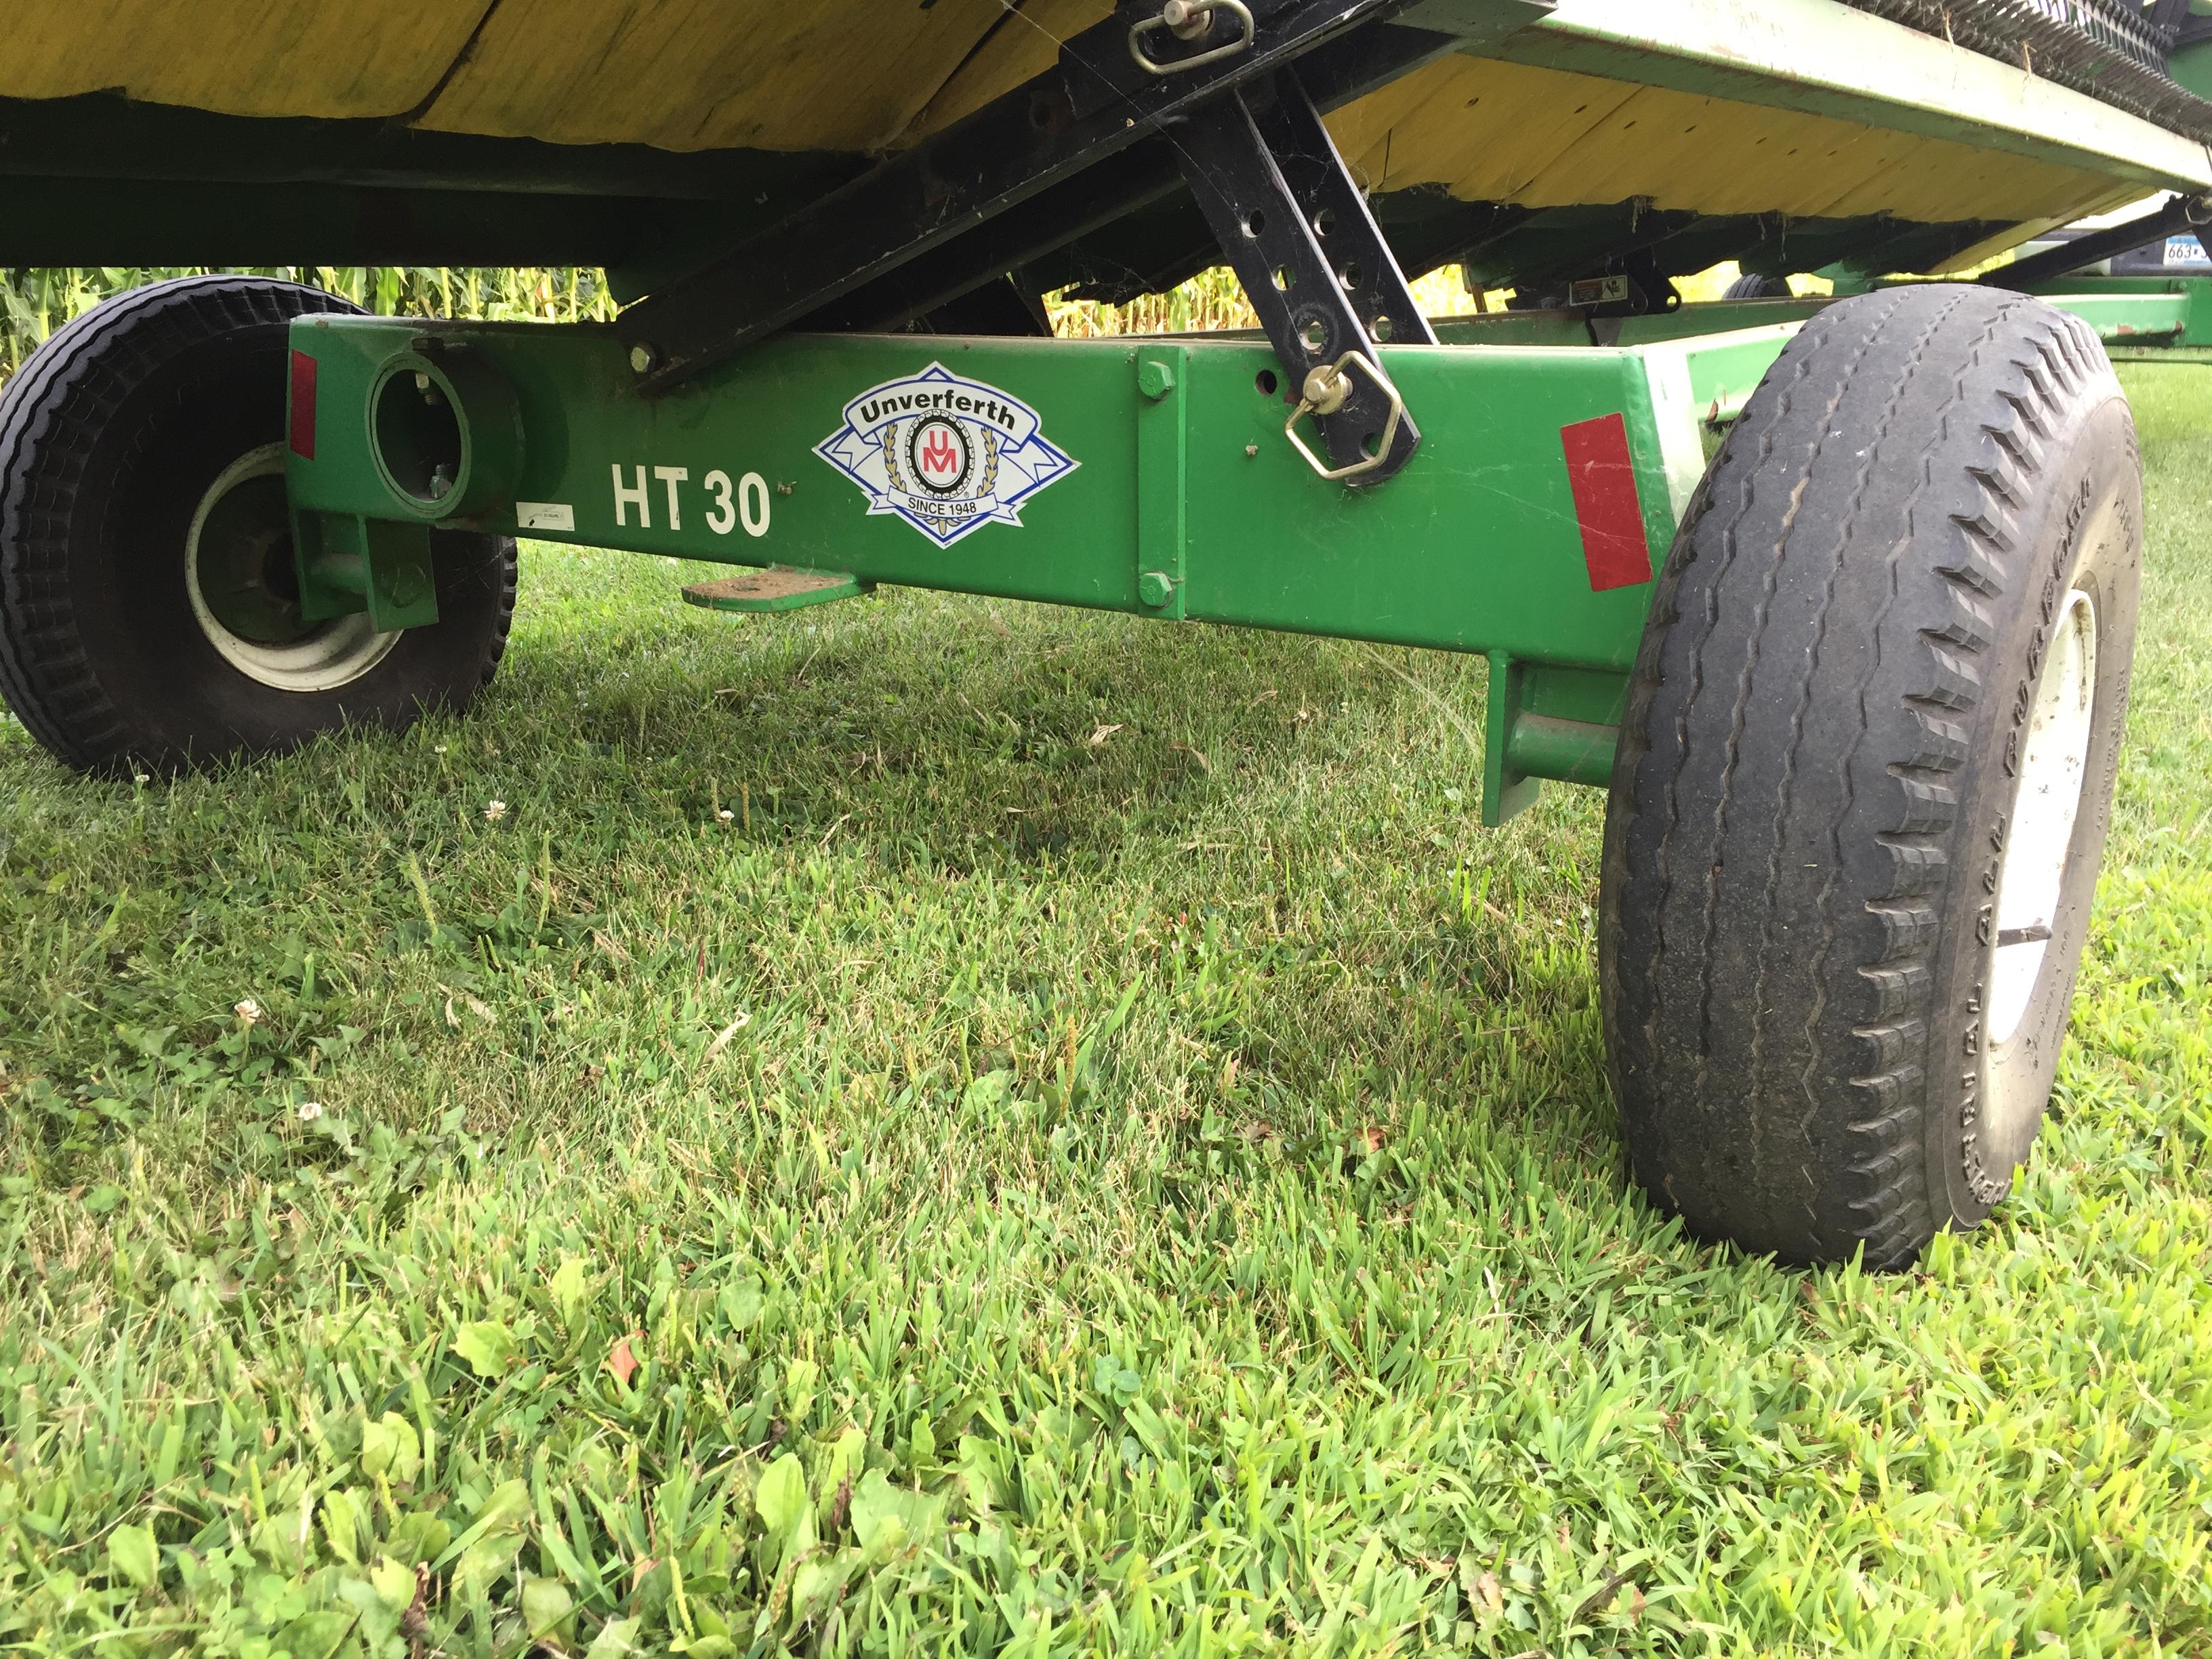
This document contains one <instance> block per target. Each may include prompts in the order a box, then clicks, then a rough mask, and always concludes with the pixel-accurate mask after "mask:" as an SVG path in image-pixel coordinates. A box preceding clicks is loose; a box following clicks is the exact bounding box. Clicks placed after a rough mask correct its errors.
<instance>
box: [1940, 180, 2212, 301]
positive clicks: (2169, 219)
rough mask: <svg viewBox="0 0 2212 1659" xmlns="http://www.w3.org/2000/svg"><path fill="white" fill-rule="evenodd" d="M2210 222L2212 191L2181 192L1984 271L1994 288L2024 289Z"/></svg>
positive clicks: (2190, 230) (1984, 278)
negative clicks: (2127, 217)
mask: <svg viewBox="0 0 2212 1659" xmlns="http://www.w3.org/2000/svg"><path fill="white" fill-rule="evenodd" d="M2207 224H2212V197H2204V196H2176V197H2172V198H2170V199H2169V200H2168V201H2167V202H2166V204H2164V205H2163V206H2161V207H2159V208H2156V209H2154V210H2152V211H2150V212H2148V213H2146V214H2144V215H2143V216H2142V217H2140V218H2136V219H2130V220H2127V221H2125V222H2124V223H2121V224H2117V225H2112V226H2109V227H2107V228H2105V229H2103V230H2093V231H2091V232H2090V233H2089V234H2087V235H2086V236H2077V237H2075V239H2074V240H2072V241H2070V242H2061V243H2059V244H2058V245H2057V246H2056V247H2048V248H2045V249H2044V250H2043V251H2042V252H2039V253H2031V254H2029V255H2027V257H2026V258H2021V259H2015V260H2014V261H2013V262H2012V263H2011V264H2008V265H1999V266H1998V267H1997V268H1996V270H1991V271H1988V272H1985V273H1984V275H1983V276H1982V282H1983V283H1984V284H1985V285H1987V286H1988V287H1990V288H2015V289H2024V288H2026V287H2027V285H2028V284H2029V283H2046V282H2049V281H2050V280H2051V279H2052V278H2053V277H2056V276H2067V275H2069V274H2070V273H2072V272H2074V271H2076V270H2081V267H2082V266H2084V265H2091V264H2096V262H2097V261H2098V260H2100V259H2109V258H2112V256H2113V255H2114V254H2116V253H2129V252H2133V251H2134V250H2135V249H2136V248H2139V247H2141V246H2142V245H2143V244H2144V243H2146V242H2153V241H2158V240H2162V239H2164V238H2166V237H2168V236H2174V235H2180V234H2185V233H2188V232H2192V231H2196V230H2199V229H2202V228H2203V227H2204V226H2206V225H2207Z"/></svg>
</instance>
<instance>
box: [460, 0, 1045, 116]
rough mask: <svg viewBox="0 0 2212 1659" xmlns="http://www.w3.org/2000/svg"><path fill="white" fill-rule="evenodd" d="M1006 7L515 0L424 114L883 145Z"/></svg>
mask: <svg viewBox="0 0 2212 1659" xmlns="http://www.w3.org/2000/svg"><path fill="white" fill-rule="evenodd" d="M1004 16H1005V13H1004V10H1003V9H1002V8H1001V7H1000V4H999V0H937V3H935V4H934V5H933V6H930V7H929V8H927V9H924V8H922V7H921V6H919V5H915V4H911V3H908V4H899V5H885V4H883V3H881V0H874V3H869V0H844V3H842V4H838V3H800V4H793V3H791V0H642V3H633V4H629V5H622V6H615V5H610V4H608V3H607V0H503V3H501V6H500V7H499V9H498V10H496V11H495V12H494V13H493V14H492V16H491V21H490V22H489V24H488V25H486V27H485V29H484V32H483V38H482V40H480V41H479V43H478V45H477V50H476V51H475V52H474V53H472V54H471V57H470V58H469V61H468V62H467V63H466V64H463V65H462V66H461V68H460V70H459V71H458V72H457V73H456V74H455V75H454V76H453V81H452V83H451V84H450V85H448V86H447V88H446V90H445V91H444V93H443V94H441V96H440V97H439V99H438V100H437V102H436V103H435V105H433V106H431V108H430V110H429V112H428V114H427V115H426V116H425V117H424V118H423V120H422V125H424V126H426V127H433V128H437V129H439V130H441V131H450V132H489V133H500V134H527V135H529V136H531V137H538V138H545V139H550V140H553V141H554V142H556V143H572V144H581V143H612V142H627V143H645V144H657V145H659V146H660V147H662V148H663V149H678V150H693V149H723V148H732V147H754V148H759V149H801V150H803V149H844V150H866V149H880V148H882V147H884V146H885V145H887V144H889V143H891V142H892V141H893V140H894V139H896V137H898V136H899V134H900V133H902V131H905V130H906V129H907V127H908V125H910V124H911V123H912V121H913V120H914V118H915V116H916V115H917V114H918V113H920V112H921V109H922V108H923V107H924V106H926V105H927V103H928V102H929V100H930V99H931V98H932V97H933V96H934V95H935V94H936V93H937V91H938V89H939V88H940V87H942V86H943V85H944V84H945V81H946V80H947V79H948V78H949V77H950V76H951V74H952V72H953V71H954V70H956V69H957V68H958V67H959V66H960V64H961V63H962V62H963V60H964V59H965V58H967V57H968V55H969V53H970V52H973V51H974V50H975V46H976V45H977V44H978V43H979V42H980V41H981V40H983V39H984V37H985V35H986V33H988V32H989V31H990V30H991V28H992V27H993V26H994V24H996V23H998V22H1000V21H1001V20H1002V19H1003V18H1004Z"/></svg>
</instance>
